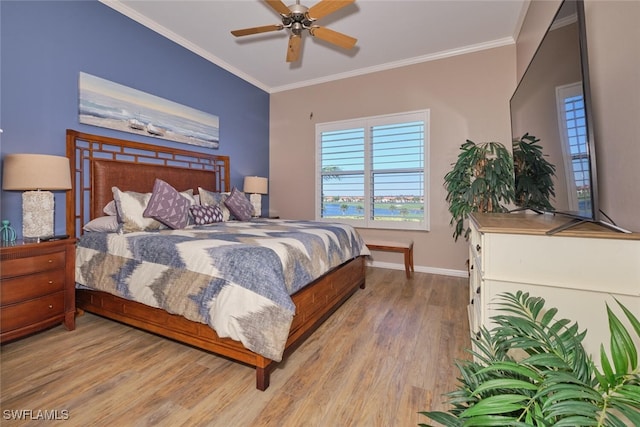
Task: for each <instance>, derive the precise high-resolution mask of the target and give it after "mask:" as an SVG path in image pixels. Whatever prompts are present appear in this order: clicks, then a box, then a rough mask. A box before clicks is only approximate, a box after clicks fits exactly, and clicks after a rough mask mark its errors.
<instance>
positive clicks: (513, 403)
mask: <svg viewBox="0 0 640 427" xmlns="http://www.w3.org/2000/svg"><path fill="white" fill-rule="evenodd" d="M527 400H529V396H523V395H520V394H501V395H498V396H489V397H487V398H485V399H482V400H480V401H478V403H476V404H475V405H473V406H471V407H470V408H468V409H466V410H465V411H464V412H462V413H461V414H460V417H463V418H468V417H476V416H478V415H498V414H507V413H509V412H514V411H518V410H521V409H522V408H523V407H524V405H522V402H524V401H527Z"/></svg>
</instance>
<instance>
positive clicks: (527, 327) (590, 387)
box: [420, 291, 640, 427]
mask: <svg viewBox="0 0 640 427" xmlns="http://www.w3.org/2000/svg"><path fill="white" fill-rule="evenodd" d="M616 302H617V301H616ZM617 303H618V305H619V306H620V308H621V309H622V311H623V313H624V314H625V316H626V318H627V319H628V321H629V323H630V325H631V326H632V328H633V330H634V333H635V335H636V336H638V337H640V322H639V321H638V319H637V318H636V317H635V316H634V315H633V314H632V313H631V312H630V311H629V310H628V309H627V308H626V307H625V306H624V305H622V304H621V303H620V302H617ZM544 304H545V301H544V299H542V298H537V297H533V296H530V295H529V294H528V293H523V292H520V291H519V292H517V293H515V294H511V293H505V294H500V295H499V301H498V303H497V305H498V312H499V313H502V314H498V315H496V316H495V317H493V318H492V319H493V320H494V321H495V323H496V327H495V328H493V329H492V330H491V331H488V330H487V329H486V328H484V329H482V330H481V333H480V336H479V338H478V339H476V340H474V341H475V348H474V350H473V351H472V352H471V353H472V354H473V355H474V360H473V361H459V362H456V364H457V367H458V369H459V370H460V374H461V375H460V378H459V379H458V380H459V386H458V388H457V389H456V390H454V391H452V392H450V393H448V397H449V403H450V404H451V405H452V407H451V409H450V410H449V411H448V412H437V411H432V412H421V414H423V415H425V416H427V417H429V418H430V419H431V420H433V421H436V422H438V423H440V424H443V425H445V426H480V425H482V426H498V425H499V426H559V427H560V426H572V427H573V426H612V427H617V426H622V427H625V426H632V425H634V426H640V367H639V366H638V352H637V349H636V347H635V344H634V342H633V339H632V338H631V334H630V333H629V332H628V331H627V329H626V328H625V326H624V324H623V323H622V322H621V321H620V319H619V318H618V317H617V316H616V315H615V313H614V312H613V311H612V310H611V309H610V308H609V306H607V315H608V319H609V330H610V331H611V346H610V358H609V356H608V355H607V353H606V352H605V350H604V346H603V345H601V346H600V366H601V368H598V367H596V366H595V364H594V363H593V361H592V359H591V358H590V357H589V356H588V355H587V353H586V352H585V350H584V348H583V346H582V340H583V339H584V337H585V334H586V331H582V332H581V331H579V328H578V324H577V323H573V324H571V322H570V321H569V320H567V319H562V320H555V316H556V314H557V309H555V308H551V309H548V310H546V309H545V308H544ZM420 426H425V427H426V426H428V425H427V424H420Z"/></svg>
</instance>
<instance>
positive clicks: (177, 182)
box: [66, 129, 230, 237]
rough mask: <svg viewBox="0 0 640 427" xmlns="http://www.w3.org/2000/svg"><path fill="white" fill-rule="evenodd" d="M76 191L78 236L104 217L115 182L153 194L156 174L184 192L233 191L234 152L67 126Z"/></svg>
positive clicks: (71, 214)
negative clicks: (130, 138)
mask: <svg viewBox="0 0 640 427" xmlns="http://www.w3.org/2000/svg"><path fill="white" fill-rule="evenodd" d="M67 157H68V158H69V161H70V163H71V168H72V179H71V186H72V188H71V191H68V192H67V198H66V204H67V234H69V235H70V236H72V237H78V236H80V235H81V234H82V227H83V226H84V224H86V223H87V222H88V221H89V220H91V219H94V218H97V217H99V216H104V213H103V212H102V209H103V208H104V207H105V205H106V204H107V203H108V202H109V201H111V200H112V199H113V193H112V191H111V187H114V186H116V187H118V188H120V189H121V190H124V191H137V192H140V193H150V192H151V191H152V189H153V184H154V181H155V179H156V178H159V179H162V180H163V181H166V182H167V183H169V184H171V185H172V186H173V187H174V188H176V189H177V190H178V191H184V190H187V189H190V188H191V189H193V190H194V193H195V194H197V193H198V187H202V188H204V189H207V190H210V191H230V183H229V181H230V178H229V173H230V172H229V157H228V156H218V155H213V154H208V153H202V152H196V151H189V150H180V149H176V148H169V147H162V146H159V145H151V144H144V143H140V142H134V141H127V140H124V139H117V138H109V137H105V136H99V135H91V134H87V133H81V132H77V131H74V130H70V129H68V130H67Z"/></svg>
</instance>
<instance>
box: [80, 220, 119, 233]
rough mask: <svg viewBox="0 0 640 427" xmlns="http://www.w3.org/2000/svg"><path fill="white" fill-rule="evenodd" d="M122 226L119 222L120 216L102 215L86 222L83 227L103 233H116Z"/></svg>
mask: <svg viewBox="0 0 640 427" xmlns="http://www.w3.org/2000/svg"><path fill="white" fill-rule="evenodd" d="M119 227H120V223H119V222H118V218H117V217H115V216H101V217H98V218H95V219H92V220H91V221H89V222H88V223H86V224H85V226H84V227H82V228H83V230H84V231H97V232H103V233H115V232H117V231H118V228H119Z"/></svg>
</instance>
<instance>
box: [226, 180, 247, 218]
mask: <svg viewBox="0 0 640 427" xmlns="http://www.w3.org/2000/svg"><path fill="white" fill-rule="evenodd" d="M224 204H225V206H226V207H228V208H229V212H231V214H232V215H233V216H235V217H236V218H238V219H239V220H240V221H249V220H250V219H251V216H252V215H253V205H252V204H251V202H250V201H249V199H247V197H246V196H245V195H244V193H242V192H240V191H238V189H237V188H236V187H233V190H231V194H230V195H229V197H227V199H226V200H225V201H224Z"/></svg>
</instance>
